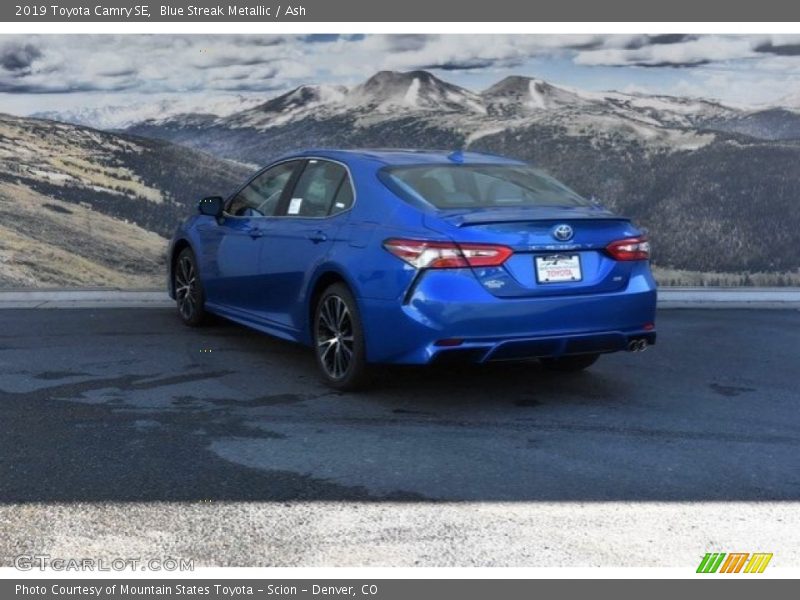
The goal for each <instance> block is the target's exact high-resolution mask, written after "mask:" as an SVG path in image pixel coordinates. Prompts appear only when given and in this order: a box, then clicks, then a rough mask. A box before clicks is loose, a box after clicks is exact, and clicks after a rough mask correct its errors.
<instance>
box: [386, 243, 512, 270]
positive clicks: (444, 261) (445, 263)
mask: <svg viewBox="0 0 800 600" xmlns="http://www.w3.org/2000/svg"><path fill="white" fill-rule="evenodd" d="M383 247H384V248H386V249H387V250H388V251H389V252H391V253H392V254H394V255H395V256H396V257H397V258H399V259H401V260H403V261H405V262H407V263H408V264H409V265H411V266H412V267H415V268H417V269H458V268H463V267H499V266H500V265H502V264H503V263H504V262H505V261H506V259H508V257H509V256H511V255H512V254H513V253H514V251H513V250H512V249H511V248H509V247H508V246H499V245H495V244H472V243H462V244H456V243H454V242H432V241H428V240H406V239H398V238H392V239H388V240H386V241H385V242H383Z"/></svg>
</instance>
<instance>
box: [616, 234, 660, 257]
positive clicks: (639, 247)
mask: <svg viewBox="0 0 800 600" xmlns="http://www.w3.org/2000/svg"><path fill="white" fill-rule="evenodd" d="M606 252H608V253H609V254H610V255H611V257H612V258H614V259H616V260H648V259H649V258H650V242H648V241H647V238H646V237H635V238H627V239H624V240H617V241H616V242H611V243H610V244H609V245H608V246H606Z"/></svg>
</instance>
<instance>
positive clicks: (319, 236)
mask: <svg viewBox="0 0 800 600" xmlns="http://www.w3.org/2000/svg"><path fill="white" fill-rule="evenodd" d="M308 239H310V240H311V241H312V242H314V243H315V244H319V243H320V242H325V241H327V240H328V236H327V235H325V234H324V233H322V232H321V231H316V232H314V233H312V234H311V235H310V236H308Z"/></svg>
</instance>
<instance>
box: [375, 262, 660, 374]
mask: <svg viewBox="0 0 800 600" xmlns="http://www.w3.org/2000/svg"><path fill="white" fill-rule="evenodd" d="M360 303H361V305H362V306H361V308H362V319H363V321H364V325H365V330H366V336H367V359H368V360H369V361H370V362H376V363H378V362H380V363H403V364H425V363H430V362H440V361H450V360H466V361H470V362H485V361H491V360H513V359H521V358H531V357H549V356H562V355H568V354H586V353H595V352H616V351H619V350H624V349H625V348H626V347H627V345H628V343H629V342H630V341H631V340H638V339H643V340H645V341H646V342H647V343H648V344H653V343H655V339H656V333H655V330H654V329H653V323H654V320H655V310H656V286H655V282H654V281H653V278H652V276H651V275H650V272H649V270H648V269H647V267H646V265H643V269H642V270H640V271H639V272H638V273H636V274H635V275H634V276H633V277H631V279H630V281H629V283H628V286H627V287H626V288H625V289H624V290H621V291H618V292H614V293H606V294H581V295H572V296H550V297H538V298H520V299H509V298H497V297H495V296H493V295H492V294H490V293H489V292H487V291H486V290H485V289H484V288H483V287H482V286H481V285H480V283H479V282H478V281H477V280H476V279H475V277H474V276H473V275H472V273H471V272H469V271H456V270H453V271H441V272H430V273H426V274H425V275H424V276H423V278H422V279H421V280H420V281H419V282H418V283H417V285H416V286H415V287H414V289H413V293H412V294H411V295H410V296H409V297H407V298H404V299H402V300H397V301H388V300H370V299H361V300H360Z"/></svg>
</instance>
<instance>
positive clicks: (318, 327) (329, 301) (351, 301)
mask: <svg viewBox="0 0 800 600" xmlns="http://www.w3.org/2000/svg"><path fill="white" fill-rule="evenodd" d="M314 349H315V352H316V357H317V364H318V365H319V369H320V372H321V373H322V377H323V379H324V380H325V382H326V383H327V384H328V385H330V386H331V387H334V388H336V389H338V390H343V391H352V390H357V389H360V388H362V387H363V386H364V385H365V384H366V383H367V382H368V378H367V375H368V373H367V371H368V369H367V361H366V344H365V341H364V330H363V328H362V325H361V318H360V316H359V312H358V306H357V305H356V301H355V298H353V295H352V294H351V293H350V290H349V289H348V288H347V286H345V285H344V284H341V283H335V284H333V285H331V286H330V287H329V288H327V289H326V290H325V291H324V292H323V293H322V296H320V298H319V301H318V302H317V306H316V309H315V311H314Z"/></svg>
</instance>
